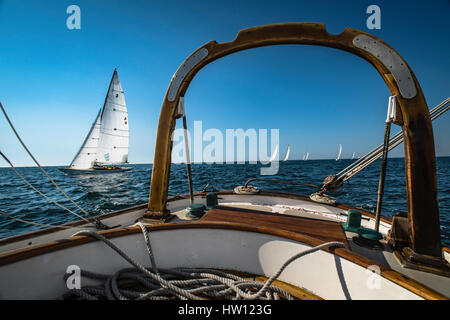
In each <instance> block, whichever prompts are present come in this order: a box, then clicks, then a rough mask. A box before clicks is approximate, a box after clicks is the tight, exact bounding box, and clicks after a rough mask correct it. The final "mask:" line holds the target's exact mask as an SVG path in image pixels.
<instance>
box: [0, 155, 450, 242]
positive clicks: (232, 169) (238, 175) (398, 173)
mask: <svg viewBox="0 0 450 320" xmlns="http://www.w3.org/2000/svg"><path fill="white" fill-rule="evenodd" d="M352 161H354V160H346V159H343V160H340V161H335V160H308V161H287V162H280V169H279V172H278V174H277V175H275V176H260V175H259V174H260V170H259V169H260V167H261V165H260V164H211V165H208V164H194V165H193V166H192V175H193V183H194V191H202V189H203V188H204V186H205V185H206V184H207V183H209V184H210V185H213V186H214V187H215V188H216V189H219V190H223V189H233V188H235V187H236V186H238V185H242V184H244V183H245V181H246V180H248V179H250V178H256V177H261V178H267V179H278V180H290V181H297V182H305V183H312V184H316V185H321V184H322V181H323V179H324V178H325V177H326V176H328V175H329V174H332V173H337V172H339V171H340V170H341V169H343V168H345V167H346V166H348V165H349V164H350V163H351V162H352ZM132 166H133V170H131V171H128V172H122V173H114V174H90V175H79V176H75V175H66V174H64V173H62V172H61V171H60V170H58V167H45V170H46V171H47V172H48V174H49V175H50V176H51V177H52V178H53V179H54V180H55V181H56V183H57V184H58V185H59V186H60V187H61V188H62V189H63V190H64V191H65V192H66V193H67V194H68V195H69V196H70V197H71V198H72V199H73V200H74V201H75V202H76V203H77V204H78V205H80V206H81V207H82V208H83V209H85V210H86V211H88V212H89V213H91V214H94V215H101V214H105V213H108V212H111V211H115V210H120V209H124V208H128V207H131V206H135V205H138V204H142V203H146V202H147V201H148V195H149V189H150V177H151V170H152V165H147V164H138V165H132ZM18 170H19V171H20V172H21V173H22V174H23V175H24V176H25V177H26V178H27V179H28V180H29V182H30V183H32V184H33V185H34V186H35V187H36V188H38V189H39V190H40V191H41V192H43V193H44V194H46V195H47V196H49V197H50V198H52V199H54V200H56V201H57V202H59V203H61V204H62V205H64V206H66V207H68V208H70V209H71V210H74V211H76V210H75V207H74V206H73V205H72V204H71V203H70V202H69V201H68V200H66V199H65V198H64V197H63V196H62V195H61V194H60V193H59V192H58V191H57V190H56V189H55V187H54V186H53V185H52V184H51V183H50V182H49V181H48V180H47V178H46V177H45V176H44V175H43V174H42V173H41V172H40V170H39V169H38V168H34V167H23V168H18ZM379 170H380V161H376V162H375V163H373V164H372V165H370V166H369V167H368V168H366V169H365V170H363V171H362V172H360V173H358V174H357V175H355V176H354V177H353V178H352V179H351V180H350V182H349V183H345V184H344V186H343V187H342V188H341V189H340V190H339V191H337V192H334V193H330V195H332V196H333V197H335V198H336V199H337V200H338V201H339V202H341V203H347V204H350V205H353V206H357V207H360V206H364V207H365V208H366V209H367V208H369V209H370V208H374V207H375V206H376V201H377V190H378V178H379ZM437 178H438V196H439V210H440V221H441V236H442V241H443V243H444V245H446V246H450V157H439V158H437ZM253 184H254V185H256V186H258V187H260V188H262V189H271V190H281V191H288V192H294V193H302V194H311V193H313V192H314V191H315V190H314V189H311V188H307V187H302V186H293V185H283V184H271V183H266V182H255V183H253ZM184 193H188V184H187V176H186V166H185V165H184V164H173V165H172V170H171V181H170V187H169V194H170V195H175V194H184ZM0 210H2V211H4V212H6V213H8V214H10V215H13V216H15V217H18V218H22V219H25V220H29V221H33V222H37V223H45V224H54V225H58V224H63V223H66V222H69V221H73V220H77V219H78V218H77V217H76V216H73V215H71V214H70V213H67V212H65V211H64V210H62V209H60V208H58V207H57V206H55V205H54V204H52V203H50V202H48V201H47V200H46V199H44V198H43V197H41V196H40V195H39V194H37V193H36V192H34V191H33V190H32V189H30V188H29V187H28V186H27V185H26V184H25V183H23V181H22V180H20V178H19V177H17V176H16V174H15V173H14V171H13V170H12V169H11V168H0ZM396 211H406V194H405V173H404V159H403V158H393V159H389V161H388V169H387V176H386V185H385V195H384V198H383V210H382V212H383V215H385V216H392V215H393V214H394V213H395V212H396ZM76 212H77V213H79V211H76ZM40 228H42V227H39V226H34V225H28V224H24V223H21V222H17V221H14V220H11V219H9V218H6V217H4V216H0V238H4V237H9V236H13V235H17V234H21V233H25V232H29V231H33V230H37V229H40Z"/></svg>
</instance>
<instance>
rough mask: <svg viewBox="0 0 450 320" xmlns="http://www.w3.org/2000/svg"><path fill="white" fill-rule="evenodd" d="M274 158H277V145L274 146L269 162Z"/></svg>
mask: <svg viewBox="0 0 450 320" xmlns="http://www.w3.org/2000/svg"><path fill="white" fill-rule="evenodd" d="M275 159H277V160H278V145H277V146H276V147H275V151H274V152H273V153H272V156H271V157H270V160H269V161H270V162H272V161H274V160H275Z"/></svg>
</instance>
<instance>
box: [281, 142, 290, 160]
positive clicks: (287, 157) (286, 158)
mask: <svg viewBox="0 0 450 320" xmlns="http://www.w3.org/2000/svg"><path fill="white" fill-rule="evenodd" d="M290 152H291V147H290V146H289V145H288V148H287V151H286V156H285V157H284V160H283V161H288V159H289V153H290Z"/></svg>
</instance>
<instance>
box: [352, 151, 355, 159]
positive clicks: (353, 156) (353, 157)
mask: <svg viewBox="0 0 450 320" xmlns="http://www.w3.org/2000/svg"><path fill="white" fill-rule="evenodd" d="M353 159H355V153H354V152H353V155H352V160H353Z"/></svg>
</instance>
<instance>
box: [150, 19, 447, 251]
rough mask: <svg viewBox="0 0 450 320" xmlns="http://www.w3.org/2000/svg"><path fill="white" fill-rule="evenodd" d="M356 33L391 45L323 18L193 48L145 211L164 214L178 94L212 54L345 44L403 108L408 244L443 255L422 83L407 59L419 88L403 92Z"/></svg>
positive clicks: (161, 135) (166, 111)
mask: <svg viewBox="0 0 450 320" xmlns="http://www.w3.org/2000/svg"><path fill="white" fill-rule="evenodd" d="M357 35H365V36H368V37H371V38H373V39H374V40H376V41H378V42H380V43H382V44H384V45H386V46H387V47H388V48H390V49H392V48H391V47H390V46H389V45H388V44H386V43H385V42H384V41H382V40H380V39H378V38H377V37H375V36H373V35H370V34H368V33H366V32H363V31H360V30H356V29H352V28H347V29H345V30H344V31H343V32H342V33H340V34H338V35H332V34H329V33H328V32H327V31H326V28H325V25H324V24H320V23H282V24H273V25H266V26H260V27H254V28H250V29H246V30H242V31H240V32H239V34H238V35H237V37H236V39H235V40H234V41H231V42H225V43H217V42H216V41H211V42H208V43H207V44H205V45H204V46H202V47H200V48H199V49H198V50H196V51H195V52H194V53H193V54H195V53H196V52H198V51H199V50H201V49H203V48H206V49H207V50H208V55H207V56H206V58H204V59H203V60H201V61H200V62H199V63H198V64H197V65H195V66H194V67H193V68H192V69H191V70H190V71H189V72H188V73H187V75H186V76H185V78H184V80H183V82H182V83H181V85H180V87H179V88H178V91H177V93H176V98H175V99H174V100H173V101H169V99H168V94H169V89H170V87H171V85H172V84H173V81H174V79H172V81H171V84H170V86H169V89H168V91H167V92H166V95H165V97H164V102H163V104H162V108H161V113H160V117H159V124H158V132H157V140H156V147H155V156H154V161H153V170H152V179H151V187H150V199H149V205H148V213H147V215H148V216H150V217H154V218H158V217H161V216H164V215H165V214H166V202H167V195H168V187H169V178H170V165H171V153H172V145H173V142H172V140H171V137H172V134H173V131H174V128H175V122H176V119H177V118H178V117H179V115H178V114H177V106H178V103H179V100H180V97H184V95H185V93H186V91H187V89H188V87H189V84H190V82H191V81H192V79H193V78H194V76H195V75H196V74H197V72H198V71H200V70H201V69H202V68H203V67H205V66H206V65H208V64H209V63H211V62H213V61H214V60H217V59H219V58H222V57H224V56H226V55H230V54H232V53H234V52H238V51H243V50H247V49H251V48H257V47H262V46H271V45H280V44H308V45H318V46H325V47H331V48H335V49H340V50H344V51H347V52H350V53H353V54H355V55H357V56H359V57H361V58H363V59H364V60H366V61H368V62H369V63H370V64H371V65H372V66H374V67H375V69H376V70H377V71H378V72H379V74H380V75H381V77H382V78H383V80H384V81H385V82H386V84H387V86H388V88H389V90H390V92H391V94H392V95H395V96H397V102H398V106H399V108H398V109H399V110H397V115H396V120H395V121H396V123H397V124H400V125H402V130H403V136H404V148H405V175H406V197H407V203H408V219H409V224H410V247H411V249H412V250H413V251H414V252H416V253H418V254H425V255H430V256H435V257H442V247H441V239H440V228H439V224H440V222H439V207H438V201H437V180H436V157H435V149H434V138H433V130H432V124H431V119H430V115H429V112H428V106H427V103H426V100H425V97H424V95H423V92H422V89H421V87H420V84H419V82H418V81H417V78H416V77H415V75H414V73H413V72H412V70H411V68H410V67H409V66H408V65H407V63H406V62H405V61H404V59H403V61H404V63H405V65H406V67H407V68H408V70H409V71H410V73H411V75H412V78H413V81H414V84H415V86H416V89H417V94H416V95H415V96H414V97H413V98H411V99H406V98H404V97H403V96H402V95H401V94H400V91H399V86H398V84H397V82H396V80H395V78H394V76H393V75H392V73H391V72H390V71H389V70H388V68H387V67H385V66H384V65H383V63H382V62H381V61H380V60H379V59H378V58H377V57H375V56H373V55H372V54H370V53H369V52H367V51H365V50H362V49H359V48H358V47H356V46H354V44H353V39H354V38H355V36H357ZM392 50H393V51H394V52H396V51H395V50H394V49H392ZM193 54H192V55H193ZM397 54H398V53H397ZM192 55H191V56H190V57H192ZM399 56H400V55H399ZM188 59H189V58H188ZM188 59H187V60H188ZM187 60H186V61H187ZM361 103H364V102H363V101H362V102H361Z"/></svg>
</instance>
